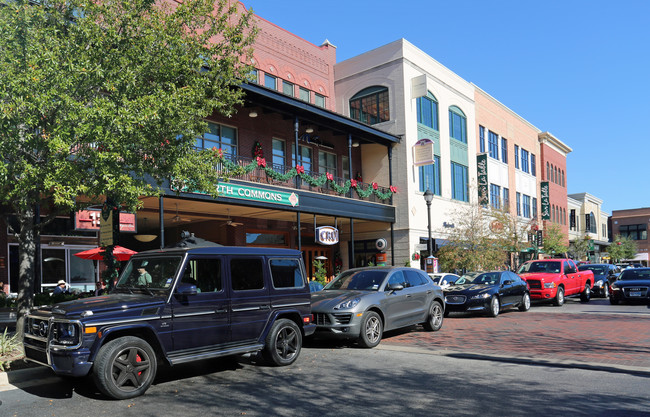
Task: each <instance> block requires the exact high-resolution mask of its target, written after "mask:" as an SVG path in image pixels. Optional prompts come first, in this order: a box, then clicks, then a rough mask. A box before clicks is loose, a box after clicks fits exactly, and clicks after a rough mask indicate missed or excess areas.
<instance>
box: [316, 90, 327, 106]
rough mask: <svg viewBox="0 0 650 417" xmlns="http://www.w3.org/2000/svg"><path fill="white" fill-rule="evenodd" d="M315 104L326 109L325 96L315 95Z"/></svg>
mask: <svg viewBox="0 0 650 417" xmlns="http://www.w3.org/2000/svg"><path fill="white" fill-rule="evenodd" d="M314 104H315V105H317V106H318V107H322V108H325V96H324V95H322V94H318V93H314Z"/></svg>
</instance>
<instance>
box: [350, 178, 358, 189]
mask: <svg viewBox="0 0 650 417" xmlns="http://www.w3.org/2000/svg"><path fill="white" fill-rule="evenodd" d="M356 186H357V180H355V179H351V180H350V187H356Z"/></svg>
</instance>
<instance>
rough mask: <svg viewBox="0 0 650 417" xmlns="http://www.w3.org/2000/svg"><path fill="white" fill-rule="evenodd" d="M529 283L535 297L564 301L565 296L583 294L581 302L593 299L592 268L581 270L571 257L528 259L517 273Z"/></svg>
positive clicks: (557, 301) (558, 304) (558, 301)
mask: <svg viewBox="0 0 650 417" xmlns="http://www.w3.org/2000/svg"><path fill="white" fill-rule="evenodd" d="M517 273H518V274H519V276H521V277H522V278H523V279H524V280H526V281H527V282H528V288H529V289H530V298H531V299H532V300H552V301H553V304H555V305H556V306H561V305H562V304H564V297H566V296H570V295H578V294H580V301H582V302H584V303H586V302H588V301H589V300H590V299H591V288H592V286H593V285H594V273H593V272H592V271H579V270H578V267H577V266H576V264H575V262H573V260H571V259H540V260H536V261H528V262H525V263H524V264H523V265H522V266H521V267H520V268H519V271H518V272H517Z"/></svg>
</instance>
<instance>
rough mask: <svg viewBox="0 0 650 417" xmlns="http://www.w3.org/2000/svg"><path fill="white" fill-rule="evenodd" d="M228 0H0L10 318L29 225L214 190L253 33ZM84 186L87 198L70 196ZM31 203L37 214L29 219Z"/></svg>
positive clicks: (0, 187) (26, 278) (1, 179)
mask: <svg viewBox="0 0 650 417" xmlns="http://www.w3.org/2000/svg"><path fill="white" fill-rule="evenodd" d="M238 7H240V6H239V3H238V2H229V1H227V0H217V1H216V2H215V1H214V0H187V1H183V2H181V3H175V2H153V1H151V0H100V1H96V2H84V1H81V0H45V1H42V2H28V1H26V0H17V1H6V2H3V4H2V7H0V154H1V155H2V160H0V204H1V205H2V206H3V207H5V208H8V210H6V209H5V210H3V212H7V211H8V212H12V214H13V215H15V218H16V220H17V223H18V228H17V230H16V231H15V232H16V233H17V235H16V236H17V238H18V240H19V242H20V244H19V269H20V271H19V276H20V278H19V288H18V294H19V295H18V297H19V303H18V304H19V317H20V319H19V326H18V329H21V328H22V326H21V323H22V321H20V320H21V319H22V317H23V315H24V314H25V312H26V311H27V310H28V308H29V307H30V306H31V303H32V301H31V300H32V296H33V278H34V255H35V250H36V245H35V242H36V238H37V236H38V233H39V231H40V227H42V226H43V225H45V224H46V223H47V222H48V221H51V220H52V219H53V217H54V216H55V215H57V214H60V213H69V212H70V211H71V210H77V209H81V208H83V207H84V206H86V205H89V204H92V203H98V202H101V201H103V199H104V198H105V196H107V195H110V196H112V197H113V198H114V199H115V201H117V202H119V204H120V205H121V206H122V207H123V208H125V209H128V210H134V209H136V208H137V206H138V201H139V200H138V198H139V197H140V196H144V195H157V194H158V193H159V190H160V187H162V186H166V185H169V183H168V181H169V180H170V179H172V178H173V180H174V183H173V184H171V185H172V186H175V187H176V189H179V188H180V187H182V186H185V187H188V188H189V189H195V190H203V191H205V192H208V193H210V194H213V195H216V190H217V180H218V178H219V174H220V173H219V172H218V171H217V169H215V164H214V163H213V162H212V161H213V160H214V158H213V156H214V153H213V152H207V151H206V152H196V151H194V150H193V144H194V138H196V137H197V136H199V135H201V134H202V133H203V132H205V131H206V123H205V121H204V118H205V117H206V116H209V115H210V114H212V113H213V112H217V113H220V114H223V115H230V114H232V112H233V110H234V106H235V105H236V104H238V103H241V101H242V94H243V93H242V92H241V90H239V89H237V88H235V87H236V86H237V85H239V84H240V83H241V82H242V80H243V79H245V77H247V74H248V73H249V72H250V69H251V67H249V66H248V65H245V63H246V62H250V57H251V54H252V51H251V45H252V42H253V40H254V37H255V33H256V29H255V28H254V25H253V19H252V13H251V12H242V11H240V10H238ZM78 196H86V197H87V200H83V201H82V200H81V199H78ZM37 208H41V209H43V212H44V213H48V214H49V216H50V217H49V218H48V219H45V221H44V222H42V223H40V222H37V223H36V224H35V222H34V218H35V215H36V213H37V211H36V210H37Z"/></svg>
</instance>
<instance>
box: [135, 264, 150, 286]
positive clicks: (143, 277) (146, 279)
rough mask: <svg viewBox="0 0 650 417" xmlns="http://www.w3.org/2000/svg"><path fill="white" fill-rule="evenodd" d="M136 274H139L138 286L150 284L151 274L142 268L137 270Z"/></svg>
mask: <svg viewBox="0 0 650 417" xmlns="http://www.w3.org/2000/svg"><path fill="white" fill-rule="evenodd" d="M138 273H140V276H138V285H148V284H151V274H149V273H148V272H147V270H146V269H145V268H144V267H142V268H138Z"/></svg>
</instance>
